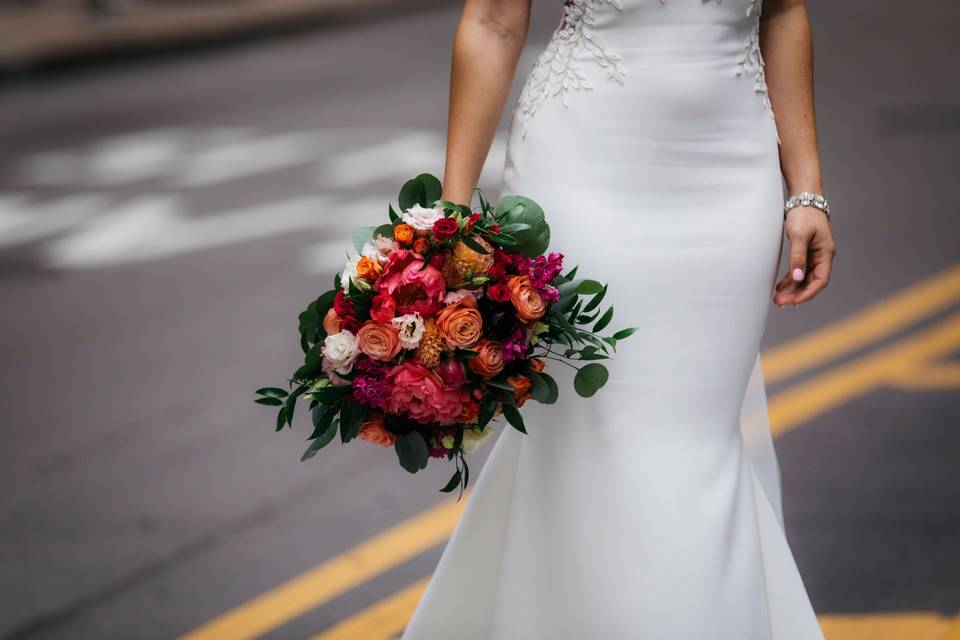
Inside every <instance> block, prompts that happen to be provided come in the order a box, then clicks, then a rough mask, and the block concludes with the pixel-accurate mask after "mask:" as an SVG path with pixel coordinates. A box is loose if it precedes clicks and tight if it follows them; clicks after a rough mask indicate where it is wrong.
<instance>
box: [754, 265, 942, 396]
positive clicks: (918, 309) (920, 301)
mask: <svg viewBox="0 0 960 640" xmlns="http://www.w3.org/2000/svg"><path fill="white" fill-rule="evenodd" d="M958 300H960V265H957V266H956V267H952V268H950V269H947V270H946V271H943V272H941V273H938V274H937V275H935V276H933V277H932V278H929V279H927V280H925V281H922V282H920V283H918V284H916V285H913V286H911V287H909V288H908V289H905V290H903V291H902V292H900V293H897V294H895V295H893V296H891V297H889V298H884V299H883V300H881V301H880V302H877V303H876V304H874V305H872V306H870V307H867V308H866V309H865V310H863V311H860V312H858V313H856V314H854V315H852V316H850V317H848V318H846V319H844V320H841V321H840V322H836V323H834V324H831V325H829V326H827V327H825V328H823V329H820V330H818V331H814V332H813V333H810V334H807V335H806V336H804V337H801V338H798V339H797V340H792V341H790V342H788V343H787V344H785V345H783V346H780V347H773V348H772V349H769V350H768V351H766V352H764V354H763V357H762V360H763V374H764V378H765V379H766V381H767V382H768V383H774V382H779V381H780V380H784V379H786V378H789V377H790V376H793V375H796V374H797V373H800V372H801V371H804V370H806V369H810V368H812V367H815V366H817V365H819V364H823V363H824V362H828V361H829V360H832V359H834V358H837V357H839V356H842V355H843V354H845V353H849V352H851V351H853V350H855V349H859V348H861V347H864V346H866V345H868V344H870V343H872V342H875V341H877V340H881V339H883V338H885V337H887V336H889V335H891V334H893V333H895V332H897V331H899V330H901V329H904V328H906V327H908V326H910V325H911V324H913V323H915V322H917V321H919V320H922V319H923V318H925V317H927V316H930V315H933V314H934V313H937V312H938V311H942V310H944V309H947V308H948V307H949V306H950V305H952V304H953V303H955V302H957V301H958Z"/></svg>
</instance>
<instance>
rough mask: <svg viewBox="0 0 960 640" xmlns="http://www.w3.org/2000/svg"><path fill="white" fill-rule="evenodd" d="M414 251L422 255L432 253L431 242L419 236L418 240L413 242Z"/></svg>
mask: <svg viewBox="0 0 960 640" xmlns="http://www.w3.org/2000/svg"><path fill="white" fill-rule="evenodd" d="M413 250H414V251H416V252H417V253H419V254H420V255H423V254H425V253H426V252H427V251H430V241H429V240H427V239H426V238H424V237H423V236H418V237H417V239H416V240H414V241H413Z"/></svg>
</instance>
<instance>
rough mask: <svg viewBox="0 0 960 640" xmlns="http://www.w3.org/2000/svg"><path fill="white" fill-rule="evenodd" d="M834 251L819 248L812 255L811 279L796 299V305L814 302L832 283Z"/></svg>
mask: <svg viewBox="0 0 960 640" xmlns="http://www.w3.org/2000/svg"><path fill="white" fill-rule="evenodd" d="M833 255H834V251H833V250H832V249H829V248H827V247H820V246H817V247H815V248H814V250H813V253H812V264H813V266H812V267H811V269H810V278H809V282H807V284H806V286H804V287H803V289H802V290H801V291H800V292H799V293H798V295H797V296H796V298H795V299H794V302H793V303H794V304H803V303H804V302H808V301H810V300H812V299H813V298H814V297H815V296H816V295H817V294H818V293H820V292H821V291H823V290H824V288H826V286H827V285H828V284H829V283H830V272H831V271H832V270H833Z"/></svg>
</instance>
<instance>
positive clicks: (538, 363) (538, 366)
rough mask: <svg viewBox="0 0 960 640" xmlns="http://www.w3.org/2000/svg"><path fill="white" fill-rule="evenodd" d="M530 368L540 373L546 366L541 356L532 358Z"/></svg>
mask: <svg viewBox="0 0 960 640" xmlns="http://www.w3.org/2000/svg"><path fill="white" fill-rule="evenodd" d="M530 368H531V369H532V370H533V371H534V372H535V373H540V372H541V371H543V368H544V364H543V360H541V359H540V358H530Z"/></svg>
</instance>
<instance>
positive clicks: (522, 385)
mask: <svg viewBox="0 0 960 640" xmlns="http://www.w3.org/2000/svg"><path fill="white" fill-rule="evenodd" d="M507 382H509V383H510V386H512V387H513V399H514V400H516V401H517V406H518V407H522V406H523V403H524V402H526V401H527V400H529V399H530V387H531V383H530V378H528V377H527V376H524V375H521V374H519V373H518V374H514V375H512V376H507Z"/></svg>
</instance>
